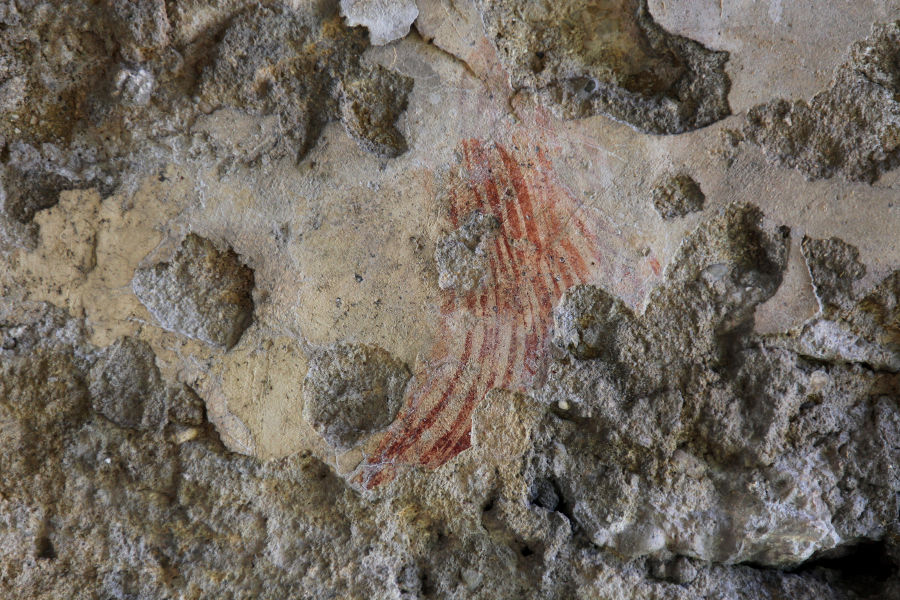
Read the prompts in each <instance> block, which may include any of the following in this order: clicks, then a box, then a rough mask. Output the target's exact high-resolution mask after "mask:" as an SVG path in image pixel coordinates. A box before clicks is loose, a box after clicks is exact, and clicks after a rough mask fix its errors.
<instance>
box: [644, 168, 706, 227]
mask: <svg viewBox="0 0 900 600" xmlns="http://www.w3.org/2000/svg"><path fill="white" fill-rule="evenodd" d="M652 196H653V207H654V208H655V209H656V212H658V213H659V216H661V217H662V218H663V219H666V220H669V219H675V218H678V217H683V216H685V215H688V214H690V213H692V212H697V211H700V210H702V209H703V201H704V200H705V196H704V195H703V191H702V190H701V189H700V186H699V185H698V184H697V182H696V181H694V180H693V179H692V178H691V176H690V175H686V174H684V173H678V174H676V175H672V176H670V177H667V178H666V179H665V180H663V181H661V182H660V183H659V184H658V185H657V186H656V187H655V188H653V192H652Z"/></svg>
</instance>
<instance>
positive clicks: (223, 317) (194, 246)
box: [131, 233, 254, 349]
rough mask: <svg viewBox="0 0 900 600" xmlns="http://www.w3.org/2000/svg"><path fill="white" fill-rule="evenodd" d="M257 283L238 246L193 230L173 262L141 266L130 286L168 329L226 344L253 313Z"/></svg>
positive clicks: (228, 345)
mask: <svg viewBox="0 0 900 600" xmlns="http://www.w3.org/2000/svg"><path fill="white" fill-rule="evenodd" d="M253 282H254V276H253V271H252V270H251V269H250V268H249V267H247V266H245V265H244V264H243V263H241V261H240V259H239V258H238V255H237V254H236V253H235V252H234V250H232V249H231V248H226V249H225V250H224V251H220V250H219V249H218V248H216V246H215V244H213V242H211V241H210V240H208V239H206V238H202V237H200V236H198V235H196V234H193V233H192V234H189V235H188V236H187V237H185V239H184V240H183V241H182V243H181V247H180V248H179V250H178V252H177V253H176V254H175V256H174V258H173V259H172V261H171V262H164V263H159V264H156V265H154V266H151V267H143V268H139V269H138V270H137V271H136V272H135V274H134V279H132V282H131V285H132V289H133V290H134V293H135V295H136V296H137V297H138V299H139V300H140V301H141V302H142V303H143V304H144V306H146V307H147V310H149V311H150V314H152V315H153V316H154V317H155V318H156V320H157V321H159V323H160V325H162V327H164V328H165V329H168V330H170V331H175V332H178V333H181V334H183V335H186V336H188V337H192V338H196V339H198V340H201V341H204V342H206V343H207V344H211V345H213V346H218V347H221V348H225V349H228V348H231V347H232V346H234V345H235V344H236V343H237V341H238V339H240V337H241V334H242V333H243V332H244V329H246V328H247V326H248V325H249V324H250V320H251V319H252V317H253V298H252V292H253Z"/></svg>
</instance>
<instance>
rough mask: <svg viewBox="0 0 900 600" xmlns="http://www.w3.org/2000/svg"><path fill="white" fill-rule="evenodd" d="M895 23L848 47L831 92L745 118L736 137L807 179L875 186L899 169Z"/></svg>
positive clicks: (899, 29)
mask: <svg viewBox="0 0 900 600" xmlns="http://www.w3.org/2000/svg"><path fill="white" fill-rule="evenodd" d="M898 95H900V21H894V22H891V23H883V24H876V25H875V26H873V28H872V33H871V35H870V36H869V37H868V38H867V39H865V40H862V41H860V42H857V43H856V44H854V45H853V46H852V47H851V48H850V55H849V57H848V58H847V61H846V62H845V63H844V64H843V65H841V66H840V67H838V69H837V70H836V72H835V75H834V79H833V81H832V83H831V87H830V88H829V89H827V90H825V91H823V92H820V93H818V94H816V95H815V96H814V97H813V98H812V99H811V100H810V101H809V102H807V101H805V100H795V101H788V100H775V101H773V102H769V103H767V104H762V105H760V106H757V107H754V108H753V109H752V110H750V112H749V113H748V114H747V122H746V124H745V125H744V127H743V128H742V130H741V135H742V136H743V137H744V138H745V139H746V140H748V141H750V142H753V143H754V144H757V145H759V147H760V148H762V150H763V152H764V153H765V154H766V156H767V157H768V159H769V160H770V161H772V162H774V163H776V164H778V165H780V166H783V167H790V168H794V169H797V170H798V171H800V172H801V173H803V175H805V176H806V177H807V178H808V179H822V178H829V177H834V176H836V175H841V176H842V177H843V178H844V179H847V180H848V181H864V182H868V183H872V182H874V181H875V180H877V179H878V178H879V177H880V176H881V174H882V173H884V172H885V171H889V170H891V169H893V168H895V167H896V166H897V165H898V164H900V101H898V99H897V98H898Z"/></svg>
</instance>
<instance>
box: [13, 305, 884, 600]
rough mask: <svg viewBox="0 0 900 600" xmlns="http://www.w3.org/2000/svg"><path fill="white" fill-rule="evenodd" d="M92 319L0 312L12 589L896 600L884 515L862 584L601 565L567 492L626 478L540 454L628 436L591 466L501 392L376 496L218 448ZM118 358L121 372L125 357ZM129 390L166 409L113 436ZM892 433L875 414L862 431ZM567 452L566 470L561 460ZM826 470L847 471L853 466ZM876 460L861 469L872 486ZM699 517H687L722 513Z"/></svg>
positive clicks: (75, 593)
mask: <svg viewBox="0 0 900 600" xmlns="http://www.w3.org/2000/svg"><path fill="white" fill-rule="evenodd" d="M83 325H84V324H83V322H81V321H79V320H75V319H71V318H69V317H68V316H67V315H66V314H64V313H62V312H61V311H59V310H57V309H53V308H52V307H49V306H46V305H29V306H21V305H18V306H17V305H13V304H12V303H9V302H8V301H7V300H5V299H3V300H2V301H0V340H2V343H0V390H2V394H0V423H2V427H0V441H2V443H3V447H4V448H6V449H7V450H6V451H5V452H4V453H2V454H0V466H2V469H0V594H2V595H3V596H4V597H16V598H29V599H31V598H40V599H48V600H49V599H52V598H70V597H72V598H75V597H89V598H92V597H98V598H115V599H117V600H124V599H126V598H138V599H145V598H146V599H150V598H165V597H191V598H197V599H198V600H205V599H207V598H221V597H222V596H223V594H224V595H225V596H226V597H259V598H282V597H299V598H329V597H334V595H335V594H337V595H339V596H340V597H342V598H349V599H359V600H363V599H369V598H373V597H375V598H405V599H412V598H431V597H434V598H456V599H460V600H461V599H464V598H465V599H469V598H475V599H485V600H487V599H497V598H499V599H513V598H516V599H518V598H523V597H527V598H540V599H554V598H572V597H588V598H634V599H637V598H650V599H658V600H662V599H675V600H688V599H693V598H705V597H715V598H722V599H725V600H738V599H741V600H747V599H750V600H756V599H759V600H762V599H771V598H791V599H801V600H802V599H805V598H808V599H810V600H812V599H813V598H815V599H823V598H824V599H829V600H830V599H833V600H838V599H847V598H851V599H852V598H866V597H867V598H873V597H881V598H891V597H893V596H892V594H896V592H897V591H898V589H900V588H898V580H897V576H896V569H895V568H893V567H890V565H891V562H890V561H891V554H890V553H891V552H892V551H894V550H892V549H894V548H896V539H897V536H896V531H895V530H896V523H895V522H893V523H891V522H888V523H885V524H883V525H882V526H883V528H884V529H885V533H884V538H883V539H884V540H885V541H884V542H883V543H876V544H870V545H862V546H860V548H861V550H859V551H858V552H859V557H860V558H861V559H863V560H868V561H869V562H870V563H872V564H871V566H866V567H864V568H861V569H860V568H857V570H856V571H854V572H849V571H848V567H845V566H843V565H852V564H854V563H853V562H845V561H844V559H842V558H841V556H840V555H839V554H838V555H834V556H833V557H832V558H830V559H827V560H826V559H823V560H820V561H816V562H813V563H810V564H809V565H807V566H805V567H804V568H803V569H800V570H798V571H796V572H794V573H790V572H783V571H779V570H774V569H758V568H753V567H749V566H742V565H735V566H730V567H726V566H723V565H718V564H714V563H713V564H711V563H708V562H706V561H703V560H697V559H695V558H688V557H671V556H669V557H667V556H664V555H663V556H660V557H659V558H654V559H652V560H648V559H645V558H635V559H624V558H622V557H621V556H618V555H616V554H613V553H610V552H607V551H606V550H604V549H602V548H600V547H598V545H596V544H595V543H592V542H591V541H590V539H589V538H588V537H586V535H589V534H591V533H593V529H591V528H590V527H585V526H584V525H582V523H583V522H584V519H585V518H586V517H585V516H584V515H585V513H584V508H583V507H581V506H579V504H576V503H573V498H572V497H571V496H570V494H571V493H572V492H571V490H572V489H573V487H574V489H577V490H579V493H581V494H582V496H581V499H580V500H579V501H578V502H580V503H582V504H583V505H585V506H587V505H590V503H591V502H593V501H594V500H595V499H597V498H599V497H601V496H603V497H605V499H606V500H607V501H612V502H611V503H610V504H605V503H604V504H603V505H602V506H603V507H604V510H605V511H607V513H611V512H615V511H616V510H617V509H618V508H619V505H618V504H617V503H616V497H615V494H612V495H610V494H611V493H612V492H611V491H610V490H611V488H610V486H609V483H610V482H614V481H617V480H618V479H620V477H619V476H618V475H617V474H616V470H615V469H614V468H610V467H609V466H605V467H604V468H603V470H602V471H601V470H598V469H597V468H596V466H595V465H592V466H590V467H589V468H586V469H584V470H578V471H575V472H573V473H571V474H570V475H571V476H572V480H571V481H569V480H567V479H566V478H565V477H563V476H562V474H560V478H555V477H554V476H552V475H551V474H550V473H549V472H547V471H546V470H545V468H547V467H549V466H550V465H548V464H547V463H544V462H541V460H542V458H541V457H545V456H546V454H545V452H547V451H548V448H551V447H555V448H557V454H556V458H557V462H558V464H559V465H560V467H561V466H562V465H569V466H570V467H572V468H575V467H576V465H582V463H583V462H584V461H586V460H590V461H597V460H599V461H600V462H601V463H609V462H610V460H611V457H613V456H616V457H621V456H622V454H621V452H619V451H618V450H616V449H617V448H618V446H617V444H618V443H619V442H617V440H616V438H615V437H612V438H602V439H604V440H605V441H603V442H602V446H600V447H597V448H595V449H594V451H593V452H594V453H596V452H597V451H598V450H600V448H603V452H602V453H601V454H600V455H596V454H592V455H591V457H590V458H588V456H586V455H584V454H583V453H582V450H583V449H584V445H585V444H591V443H595V442H594V441H592V440H597V439H598V438H592V437H591V436H585V434H586V433H587V432H591V431H592V428H591V425H590V424H591V423H592V422H593V421H592V419H590V418H587V419H573V418H572V417H571V416H569V417H566V418H560V416H558V415H559V409H558V408H554V407H548V406H546V405H542V404H539V403H535V402H533V401H531V400H529V399H527V398H525V397H522V396H516V395H499V396H494V397H492V398H491V399H490V401H489V402H488V403H486V404H485V405H483V406H481V407H479V409H478V410H477V411H476V414H475V419H474V429H473V446H472V449H471V451H470V452H467V453H463V454H461V455H460V456H459V457H457V458H456V459H454V460H453V461H452V462H451V463H448V464H447V465H446V466H445V467H442V468H441V469H439V470H438V471H436V472H434V473H432V474H431V476H430V477H421V476H420V475H418V474H416V473H415V472H410V473H407V474H404V475H402V476H400V477H399V478H398V479H397V480H396V481H394V482H392V483H391V484H390V486H389V488H387V489H386V490H385V491H384V492H382V493H381V494H380V495H377V496H376V495H372V494H365V495H363V494H361V493H360V492H359V491H358V490H355V489H353V488H351V487H348V486H347V485H346V483H344V482H343V481H342V480H341V479H340V478H339V477H337V476H335V474H334V473H333V472H332V471H331V470H330V469H329V468H328V467H327V466H326V465H324V464H323V463H321V462H320V461H318V460H317V459H315V458H313V457H311V456H309V455H306V454H297V455H295V456H292V457H290V458H287V459H283V460H278V461H271V462H269V463H265V464H263V463H260V462H258V461H256V460H255V459H253V458H250V457H246V456H241V455H237V454H233V453H230V452H228V451H226V450H225V449H224V448H223V447H222V445H221V444H220V443H219V441H218V439H217V436H216V434H215V431H214V430H213V429H212V427H211V426H210V425H209V424H208V423H206V422H205V415H204V413H203V411H202V407H200V409H199V411H198V409H197V404H196V401H195V396H193V394H192V393H191V392H190V390H189V389H187V388H185V387H184V386H183V385H180V384H173V383H170V382H168V381H166V380H165V379H164V378H163V377H161V375H160V373H159V372H158V371H157V370H156V368H155V366H153V362H152V355H151V354H148V353H147V351H146V347H145V346H142V343H141V342H138V341H135V340H131V339H127V338H126V339H121V340H119V341H117V342H116V343H115V344H114V345H113V346H111V347H109V348H106V349H100V348H96V347H94V346H92V345H90V344H89V343H87V342H86V341H85V338H84V333H85V332H84V327H83ZM126 355H129V356H131V357H132V358H133V359H134V360H133V361H132V360H130V359H129V360H121V359H122V357H124V356H126ZM129 369H133V371H129ZM110 370H112V371H114V372H115V375H113V376H110V375H108V373H109V371H110ZM138 380H140V381H142V382H143V383H142V385H143V386H145V387H144V388H143V391H144V394H143V395H142V396H141V397H140V398H147V399H148V400H149V402H150V404H151V405H153V406H156V407H157V408H154V409H153V410H151V411H148V410H147V407H146V406H145V407H141V408H140V410H138V411H137V412H139V413H140V414H143V415H148V414H150V413H151V412H152V413H153V415H154V417H153V419H152V420H147V421H146V425H147V426H141V427H139V428H132V427H123V426H121V425H120V424H118V423H116V422H115V421H113V420H109V419H108V418H107V417H106V416H105V414H103V413H100V412H97V411H96V410H95V409H94V408H92V407H104V406H109V405H110V404H111V403H117V402H119V400H118V399H117V396H118V395H119V394H120V393H121V391H122V389H123V388H122V387H121V384H123V383H125V382H128V381H138ZM838 383H839V382H836V386H835V389H839V386H838V385H837V384H838ZM140 398H133V399H134V400H137V401H138V402H141V399H140ZM159 400H162V404H161V405H159V404H157V402H158V401H159ZM842 408H844V409H845V408H846V407H842ZM811 410H819V409H816V408H813V409H811ZM851 412H854V411H851ZM855 412H856V413H857V415H856V416H848V415H847V411H846V410H839V411H837V412H835V413H829V414H831V415H832V416H834V417H836V418H838V419H842V418H843V419H856V418H859V417H862V416H863V414H862V413H865V412H866V410H865V409H863V410H862V411H859V410H857V411H855ZM821 416H823V415H820V417H821ZM813 421H814V422H815V423H818V424H819V425H818V426H819V427H820V428H821V427H823V426H824V427H828V426H829V425H831V426H835V425H838V422H837V421H829V420H827V419H826V420H825V421H822V419H821V418H818V419H813ZM889 421H890V410H889V409H886V408H884V407H882V409H881V412H880V413H878V416H877V418H876V420H875V421H873V422H871V424H870V425H868V426H869V427H882V426H883V425H887V423H888V422H889ZM805 422H806V423H810V421H805ZM575 429H578V430H579V431H580V432H581V433H580V434H578V435H577V436H576V435H574V430H575ZM551 436H557V437H556V440H555V441H552V438H551ZM578 437H581V438H582V441H578V439H577V438H578ZM829 437H830V436H827V435H826V436H825V437H824V438H823V439H825V440H828V439H829ZM879 441H880V440H878V439H869V440H868V441H867V443H868V447H867V448H866V449H867V450H869V451H874V452H875V454H874V455H871V454H870V455H869V456H875V457H876V459H877V461H880V460H881V458H880V457H881V456H882V453H884V452H889V451H890V450H888V449H886V448H884V447H881V446H879ZM829 443H830V444H837V443H839V442H838V441H837V440H834V441H833V442H827V441H826V445H827V444H829ZM548 444H549V446H548ZM563 448H567V449H569V451H570V452H571V456H567V455H561V454H559V452H561V451H562V449H563ZM823 451H825V449H823ZM659 456H660V455H659V454H658V453H654V452H648V451H646V450H643V451H641V452H640V453H639V454H636V455H631V460H630V463H631V464H633V465H635V466H639V465H644V468H639V469H638V471H639V472H641V473H644V472H645V471H646V466H647V465H648V463H650V462H652V461H653V460H657V459H658V458H659ZM829 456H832V457H833V458H834V460H847V461H848V462H847V464H848V465H849V464H851V463H852V464H856V463H853V461H854V460H855V459H854V458H853V457H854V456H855V455H854V454H852V453H851V454H849V455H841V454H837V455H831V454H829ZM838 456H844V458H843V459H837V458H836V457H838ZM848 457H849V458H848ZM702 460H703V459H702V458H694V459H691V458H690V457H687V458H685V457H684V455H682V454H676V455H675V457H674V461H673V463H672V466H671V467H670V469H669V470H666V471H663V472H660V473H659V477H658V478H657V479H655V480H654V481H657V482H658V483H659V484H660V485H668V486H670V487H674V488H679V487H683V486H690V485H700V483H701V482H703V481H704V480H706V479H707V478H709V477H711V475H710V474H709V471H706V470H704V469H703V468H702ZM860 464H861V463H860ZM586 466H587V465H582V467H586ZM883 466H885V465H873V466H872V468H871V470H870V471H868V472H869V473H875V474H879V476H880V477H883V476H884V475H883V471H878V470H877V469H878V467H883ZM560 467H557V468H560ZM735 469H738V472H739V467H738V466H737V465H729V466H728V470H727V471H726V473H725V474H723V476H722V477H721V478H720V479H716V480H715V481H716V484H715V485H713V484H711V483H710V484H706V485H705V486H704V488H705V489H706V490H707V491H708V493H710V494H713V495H714V491H715V489H716V485H720V486H725V487H727V488H728V489H730V490H735V493H737V494H738V497H740V494H744V493H751V494H752V493H761V492H754V491H753V490H754V486H751V487H750V488H741V487H739V485H738V484H739V483H746V480H740V481H738V480H734V481H732V479H731V478H732V477H733V476H734V471H735ZM851 471H852V469H851ZM853 473H854V474H857V475H858V474H859V473H857V472H855V471H853ZM581 477H586V478H591V477H595V478H596V481H594V480H593V479H592V481H594V483H596V484H597V485H596V487H582V485H589V483H588V481H587V479H580V478H581ZM643 477H644V475H640V476H639V478H643ZM626 480H629V478H626ZM641 480H642V479H641ZM630 481H631V483H630V484H627V485H626V487H625V488H624V489H625V490H631V489H632V488H633V487H634V477H631V478H630ZM765 481H766V480H765V478H764V477H759V478H757V479H755V480H753V481H751V483H753V482H755V483H756V486H757V487H759V486H762V485H765ZM848 481H849V480H848ZM784 485H786V486H789V485H790V483H784ZM877 487H878V485H877V484H873V483H872V482H869V483H867V484H866V485H864V486H863V487H861V488H852V487H841V488H840V490H841V491H839V492H836V496H842V495H848V496H852V497H856V498H861V497H863V496H866V495H867V494H869V495H871V494H872V493H873V490H874V489H876V488H877ZM779 489H782V488H779ZM747 490H749V492H748V491H747ZM626 493H627V492H626ZM853 505H854V506H855V507H857V508H855V509H853V511H850V513H848V514H847V517H848V518H849V517H851V516H852V515H853V513H854V511H856V510H858V507H863V508H862V510H863V514H864V515H865V514H866V513H867V511H869V510H870V509H869V508H868V507H866V505H865V504H863V503H861V502H860V501H858V500H857V501H856V502H855V503H854V504H853ZM637 506H643V507H645V508H644V509H645V510H646V509H649V508H650V505H644V504H642V503H637ZM741 506H742V507H743V508H742V509H743V510H750V509H751V508H754V507H752V506H750V505H741ZM755 508H759V507H755ZM763 514H765V513H763ZM698 517H703V518H698V519H692V522H699V523H700V524H703V523H705V522H708V521H710V520H712V521H715V520H717V519H719V518H720V517H721V515H718V514H716V513H703V514H702V515H698ZM838 521H839V522H840V521H841V519H838ZM720 523H723V524H726V523H727V520H721V521H720ZM753 526H754V528H755V529H758V528H760V527H764V526H765V524H764V523H761V522H760V523H753ZM651 537H652V536H651ZM633 547H634V546H633ZM848 560H850V561H852V560H854V559H853V555H851V556H850V558H849V559H848ZM829 561H830V562H829ZM885 565H887V566H885ZM223 590H224V592H223ZM873 594H875V595H873Z"/></svg>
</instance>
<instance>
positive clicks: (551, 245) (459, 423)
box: [360, 140, 609, 488]
mask: <svg viewBox="0 0 900 600" xmlns="http://www.w3.org/2000/svg"><path fill="white" fill-rule="evenodd" d="M462 152H463V155H464V162H465V166H466V168H467V171H468V173H467V175H466V176H465V177H463V178H462V180H460V181H454V182H451V184H450V186H449V191H450V198H451V204H450V206H449V218H450V222H451V223H452V225H453V226H454V227H457V226H459V225H460V224H461V223H462V222H464V221H465V219H466V218H467V217H468V215H470V214H471V213H472V211H475V210H478V211H481V212H482V213H484V214H492V215H494V216H495V217H496V218H497V219H498V221H499V223H500V228H499V230H498V231H497V232H496V233H495V234H493V235H492V237H491V238H489V251H488V257H487V258H488V265H489V272H488V273H487V275H486V276H485V278H484V281H483V283H482V285H481V286H480V287H478V288H477V289H475V290H473V291H471V292H469V293H467V294H464V295H461V294H457V293H456V292H454V291H453V290H447V291H446V292H445V294H444V297H443V303H442V306H441V315H442V323H441V336H440V342H438V343H437V344H435V346H434V347H433V348H432V349H431V352H430V357H429V361H428V367H427V368H426V369H424V371H423V372H422V373H419V374H417V375H416V376H415V377H414V379H413V381H411V382H410V385H409V387H408V388H407V398H406V406H405V409H404V410H403V411H402V412H401V415H400V416H399V417H398V419H397V420H396V421H395V423H394V424H393V426H392V427H391V428H390V429H389V430H388V432H387V433H386V434H385V435H384V437H383V438H382V439H381V441H380V443H379V445H378V447H377V448H376V450H375V452H374V453H372V454H371V455H370V456H369V458H368V460H367V462H366V464H365V465H364V466H363V470H362V474H361V476H360V481H361V482H362V483H363V484H364V485H366V486H367V487H370V488H371V487H374V486H377V485H378V484H379V483H382V482H384V481H386V480H389V479H391V478H392V477H393V475H394V473H395V469H396V466H398V465H401V464H408V465H422V466H426V467H437V466H439V465H441V464H443V463H444V462H446V461H447V460H449V459H450V458H452V457H453V456H455V455H456V454H458V453H460V452H462V451H463V450H465V449H466V448H468V447H469V430H470V427H471V416H472V411H473V410H474V409H475V407H476V406H477V404H478V402H480V401H481V400H482V399H483V398H484V397H485V395H486V394H487V393H488V392H489V391H490V390H492V389H495V388H505V389H508V390H513V391H525V390H527V389H528V388H530V387H532V386H534V385H535V384H538V383H540V379H541V377H542V375H543V372H544V368H545V362H546V357H547V349H548V343H549V337H550V328H551V324H552V312H553V307H554V305H555V304H556V303H557V301H558V300H559V298H560V297H561V296H562V293H563V292H564V291H565V290H566V289H567V288H569V287H571V286H573V285H576V284H579V283H585V282H588V281H590V280H592V279H593V277H592V276H591V275H592V273H594V272H596V271H597V270H598V268H599V264H600V258H601V256H602V255H608V253H609V249H605V251H604V249H602V243H601V242H602V241H603V240H600V239H598V235H597V233H596V230H597V229H598V227H597V225H596V223H595V224H593V225H591V224H590V223H588V222H587V221H586V220H585V218H584V216H583V215H582V214H581V211H580V210H579V205H578V203H577V202H576V201H575V200H574V198H572V196H571V195H570V194H568V193H567V192H566V191H565V190H563V189H562V188H561V186H559V185H558V184H556V183H555V181H554V178H553V176H552V171H551V167H550V163H549V161H548V159H547V157H546V156H545V154H544V152H543V151H542V150H541V149H540V148H536V149H535V151H534V153H533V154H532V153H530V152H522V151H515V152H510V151H509V150H507V149H506V148H504V147H503V146H501V145H499V144H492V145H490V146H486V145H485V144H483V143H481V142H479V141H475V140H469V141H466V142H463V144H462ZM523 156H526V157H527V158H523Z"/></svg>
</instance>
